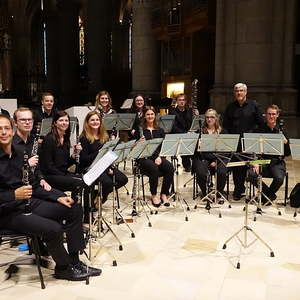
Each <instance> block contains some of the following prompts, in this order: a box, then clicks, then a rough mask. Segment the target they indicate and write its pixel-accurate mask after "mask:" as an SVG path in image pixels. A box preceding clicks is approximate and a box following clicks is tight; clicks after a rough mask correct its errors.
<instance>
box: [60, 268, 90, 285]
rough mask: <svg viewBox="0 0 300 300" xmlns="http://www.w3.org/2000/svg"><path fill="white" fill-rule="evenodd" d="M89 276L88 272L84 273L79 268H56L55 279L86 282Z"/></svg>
mask: <svg viewBox="0 0 300 300" xmlns="http://www.w3.org/2000/svg"><path fill="white" fill-rule="evenodd" d="M87 276H88V274H87V272H86V271H84V272H83V271H82V270H80V269H79V268H75V267H74V266H73V265H69V266H68V267H67V268H66V269H64V270H59V269H57V268H55V271H54V277H55V278H56V279H65V280H70V281H80V280H86V278H87Z"/></svg>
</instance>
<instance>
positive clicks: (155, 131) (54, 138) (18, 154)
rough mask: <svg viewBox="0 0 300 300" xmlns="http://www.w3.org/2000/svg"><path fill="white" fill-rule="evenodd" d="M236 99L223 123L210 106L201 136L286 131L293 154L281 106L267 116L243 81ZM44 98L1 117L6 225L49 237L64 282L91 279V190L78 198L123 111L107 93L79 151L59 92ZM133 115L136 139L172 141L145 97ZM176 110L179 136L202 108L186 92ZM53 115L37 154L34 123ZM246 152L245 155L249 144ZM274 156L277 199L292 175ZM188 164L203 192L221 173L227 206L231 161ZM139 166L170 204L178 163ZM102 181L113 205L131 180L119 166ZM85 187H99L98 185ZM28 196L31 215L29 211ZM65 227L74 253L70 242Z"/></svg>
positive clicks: (238, 177)
mask: <svg viewBox="0 0 300 300" xmlns="http://www.w3.org/2000/svg"><path fill="white" fill-rule="evenodd" d="M234 98H235V100H234V101H233V102H232V103H230V104H229V105H228V106H227V108H226V110H225V113H224V116H223V122H222V125H221V120H220V116H219V114H218V113H217V112H216V111H215V110H214V109H208V110H207V111H206V112H205V115H204V121H203V122H202V126H201V129H200V132H199V133H205V134H220V133H230V134H231V133H235V134H236V133H238V134H243V133H245V132H265V133H278V132H282V133H283V135H284V136H285V139H284V143H285V147H284V149H285V152H284V155H289V154H290V152H289V144H288V136H287V133H286V130H285V129H284V128H281V127H282V126H279V125H280V124H278V122H277V121H278V117H279V114H280V110H279V108H278V107H277V106H276V105H271V106H269V107H268V108H267V110H266V112H265V113H264V112H263V111H262V109H261V107H260V105H259V104H258V103H257V102H256V101H254V100H251V99H248V98H247V86H246V85H245V84H243V83H238V84H236V85H235V86H234ZM41 101H42V106H41V108H40V109H39V110H38V111H36V112H35V113H34V114H33V112H32V111H31V110H30V109H29V108H24V107H23V108H18V109H17V110H16V111H15V113H14V115H13V120H11V119H10V118H9V116H8V115H7V114H3V113H2V114H0V228H5V229H11V230H15V231H18V232H20V231H21V232H23V233H28V234H30V233H34V234H37V235H39V236H41V237H42V240H43V241H44V242H45V243H46V246H47V249H48V251H49V253H50V255H51V256H52V258H53V259H54V261H55V263H56V267H55V273H54V276H55V277H56V278H58V279H67V280H84V279H86V277H87V276H98V275H100V273H101V270H100V269H96V268H92V267H87V266H86V265H85V264H84V263H83V262H81V261H80V260H79V255H78V253H79V252H80V251H82V250H83V249H84V247H85V243H84V237H83V230H82V223H83V222H87V220H88V213H89V211H90V208H89V202H88V196H87V193H85V196H84V203H83V205H81V203H79V202H78V201H77V197H76V195H77V194H78V191H81V190H82V189H83V186H84V184H83V181H82V174H83V173H84V172H86V170H87V168H88V167H89V166H90V165H91V163H92V162H93V160H94V159H95V157H96V156H97V154H98V151H99V149H101V147H102V146H103V145H104V144H105V143H106V142H107V141H108V140H109V139H110V138H115V133H114V132H108V131H107V130H106V129H105V127H104V125H103V122H102V118H103V116H104V115H106V114H110V113H114V112H115V111H114V110H113V109H112V100H111V97H110V95H109V93H108V92H106V91H101V92H99V93H98V94H97V96H96V103H95V106H96V109H95V110H94V111H91V112H89V113H88V114H87V116H86V117H85V120H84V124H83V130H82V133H81V135H80V137H79V141H80V143H78V144H77V145H75V146H74V147H73V149H71V148H72V147H71V143H70V117H69V115H68V114H67V113H66V112H65V111H57V110H55V109H54V98H53V95H52V94H51V93H45V94H43V95H42V100H41ZM131 112H133V113H135V114H136V118H135V121H134V124H133V128H132V130H131V131H130V132H129V134H128V135H129V138H131V139H135V140H137V141H143V140H149V139H153V138H164V136H165V132H164V130H163V129H162V128H160V127H159V125H158V123H157V113H156V110H155V108H154V107H152V106H147V105H146V103H145V99H144V97H143V95H137V96H136V97H135V98H134V100H133V107H132V109H131ZM170 114H173V115H175V122H174V126H173V129H172V133H188V132H189V130H190V128H191V124H192V120H193V115H194V114H195V110H194V109H192V108H191V107H190V104H189V102H188V100H187V97H186V95H185V94H179V95H178V96H177V99H176V107H175V108H172V109H171V110H170ZM47 117H51V118H52V126H51V131H50V132H49V134H47V135H46V136H45V137H44V138H43V141H42V143H41V146H40V148H39V150H38V151H36V141H37V138H38V136H37V135H38V132H37V130H36V129H35V128H34V126H33V125H34V124H38V123H39V122H40V121H41V120H42V119H44V118H47ZM14 128H15V132H14ZM38 141H39V142H40V140H38ZM71 150H72V151H71ZM71 152H72V154H70V153H71ZM238 152H241V143H239V146H238ZM24 154H27V155H28V156H29V159H28V162H27V163H28V167H29V170H30V172H29V178H28V181H29V184H25V183H24ZM263 158H266V156H264V157H263ZM267 158H268V159H271V163H270V164H269V165H264V166H263V169H262V175H263V176H268V177H271V178H273V181H272V183H271V185H270V186H267V185H266V184H263V193H264V194H265V195H266V197H268V198H270V199H271V200H275V199H276V192H277V191H278V189H279V188H280V186H281V185H282V183H283V180H284V177H285V172H286V166H285V162H284V156H271V157H270V156H267ZM182 163H183V167H184V169H185V171H186V172H193V173H194V174H195V175H196V180H197V184H198V185H199V187H200V189H201V192H202V194H203V196H205V195H206V194H207V193H208V186H207V177H208V176H209V175H210V174H211V173H214V172H215V171H216V170H217V174H216V176H217V191H218V196H217V198H218V201H220V203H222V202H221V201H222V197H221V195H222V193H223V190H224V186H225V178H226V172H227V170H226V167H225V165H224V164H222V163H220V162H219V161H218V160H216V157H215V155H214V153H209V152H198V151H197V150H196V152H195V154H194V156H188V157H183V159H182ZM73 164H76V165H77V171H78V172H77V173H76V174H74V173H71V172H70V171H69V167H70V166H71V165H73ZM138 165H139V168H140V171H141V173H142V174H144V175H146V176H148V177H149V185H150V193H151V202H152V205H153V206H154V207H159V206H161V205H164V206H166V207H169V206H170V200H169V194H170V189H171V185H172V182H173V178H174V167H173V164H172V163H171V162H169V160H167V159H166V158H165V157H161V156H160V148H158V149H157V150H156V151H155V152H154V153H153V155H152V156H151V157H148V158H142V159H139V161H138ZM257 171H258V169H257V166H254V167H253V169H252V170H251V174H252V180H253V182H254V184H257V182H256V179H257ZM232 172H233V181H234V192H233V197H234V200H239V199H241V197H242V196H243V194H244V192H245V178H246V172H247V167H245V166H240V167H235V168H233V169H232ZM159 177H163V181H162V186H161V190H160V194H159V195H158V191H157V189H158V179H159ZM99 181H100V183H101V186H102V202H105V201H106V200H107V197H108V195H109V193H111V192H112V190H113V186H115V188H116V189H118V188H120V187H122V186H124V185H126V184H127V182H128V178H127V177H126V175H125V174H123V173H122V172H121V171H120V170H118V168H115V167H109V168H108V169H107V170H106V171H105V172H104V173H103V174H102V175H101V176H100V178H99ZM85 190H87V191H88V192H92V191H93V187H89V189H85ZM65 191H71V192H72V195H71V197H68V196H66V194H65V193H64V192H65ZM28 201H29V202H30V206H31V212H30V214H28V213H26V214H24V210H25V206H26V203H27V204H28ZM263 201H266V200H264V199H263ZM64 232H66V237H67V239H66V241H67V248H68V251H66V249H65V248H64V246H63V233H64Z"/></svg>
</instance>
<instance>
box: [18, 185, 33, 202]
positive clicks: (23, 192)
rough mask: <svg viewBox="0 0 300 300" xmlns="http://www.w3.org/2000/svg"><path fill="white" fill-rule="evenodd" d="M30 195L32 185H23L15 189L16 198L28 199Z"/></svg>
mask: <svg viewBox="0 0 300 300" xmlns="http://www.w3.org/2000/svg"><path fill="white" fill-rule="evenodd" d="M31 195H32V186H31V185H23V186H21V187H19V188H17V189H16V190H15V198H16V199H30V198H31Z"/></svg>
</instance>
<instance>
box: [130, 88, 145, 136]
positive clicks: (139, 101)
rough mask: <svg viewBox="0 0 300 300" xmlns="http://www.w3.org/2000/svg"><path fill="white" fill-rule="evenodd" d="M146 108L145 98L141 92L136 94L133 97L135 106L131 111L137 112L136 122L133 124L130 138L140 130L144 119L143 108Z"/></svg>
mask: <svg viewBox="0 0 300 300" xmlns="http://www.w3.org/2000/svg"><path fill="white" fill-rule="evenodd" d="M144 108H145V100H144V97H143V96H142V95H141V94H138V95H136V96H135V97H134V98H133V107H132V109H131V110H130V113H135V119H134V123H133V125H132V130H131V131H130V136H129V138H133V137H134V136H135V132H137V131H139V130H140V128H141V126H142V124H141V123H142V121H143V110H144Z"/></svg>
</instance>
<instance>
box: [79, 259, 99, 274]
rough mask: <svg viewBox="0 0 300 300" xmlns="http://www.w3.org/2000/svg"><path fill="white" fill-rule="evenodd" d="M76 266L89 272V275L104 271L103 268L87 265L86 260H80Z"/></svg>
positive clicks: (82, 270)
mask: <svg viewBox="0 0 300 300" xmlns="http://www.w3.org/2000/svg"><path fill="white" fill-rule="evenodd" d="M74 268H76V269H78V270H79V271H81V272H83V273H84V272H85V273H88V275H89V276H99V275H100V274H101V273H102V270H101V269H96V268H93V267H90V266H87V265H86V264H85V263H84V262H82V261H79V262H78V263H77V264H76V265H74Z"/></svg>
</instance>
